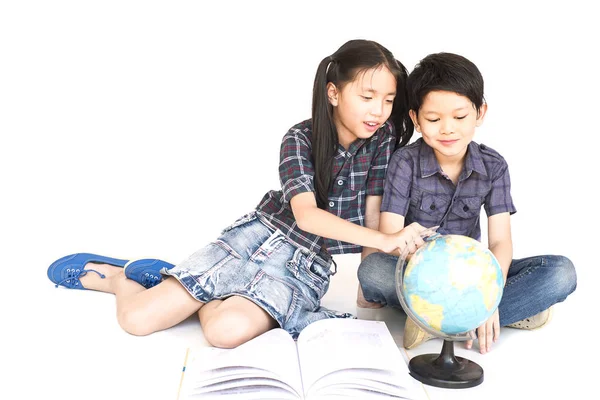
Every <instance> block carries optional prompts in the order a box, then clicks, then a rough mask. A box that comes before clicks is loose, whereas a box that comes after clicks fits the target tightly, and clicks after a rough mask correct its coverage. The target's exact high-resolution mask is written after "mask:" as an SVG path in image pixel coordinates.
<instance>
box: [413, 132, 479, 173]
mask: <svg viewBox="0 0 600 400" xmlns="http://www.w3.org/2000/svg"><path fill="white" fill-rule="evenodd" d="M419 140H420V141H421V152H420V156H419V157H420V160H419V162H420V166H421V178H427V177H429V176H432V175H434V174H435V173H438V172H439V173H440V174H441V173H442V168H441V167H440V164H439V163H438V161H437V159H436V158H435V154H434V152H433V149H432V148H431V147H430V146H429V145H428V144H427V143H425V141H424V140H423V138H419ZM473 171H475V172H477V173H479V174H482V175H485V176H487V170H486V169H485V165H484V164H483V158H482V156H481V151H480V150H479V145H478V144H477V143H475V142H471V143H469V147H468V149H467V157H466V159H465V168H464V169H463V172H462V173H461V177H462V176H465V177H469V176H470V175H471V173H472V172H473Z"/></svg>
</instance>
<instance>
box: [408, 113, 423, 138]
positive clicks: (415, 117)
mask: <svg viewBox="0 0 600 400" xmlns="http://www.w3.org/2000/svg"><path fill="white" fill-rule="evenodd" d="M408 115H409V117H410V119H411V120H412V122H413V125H414V126H415V130H416V131H417V132H419V133H421V127H420V126H419V122H418V121H417V113H416V112H415V110H408Z"/></svg>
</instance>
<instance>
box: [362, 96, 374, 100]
mask: <svg viewBox="0 0 600 400" xmlns="http://www.w3.org/2000/svg"><path fill="white" fill-rule="evenodd" d="M360 97H362V98H363V99H364V100H371V99H372V97H369V96H360Z"/></svg>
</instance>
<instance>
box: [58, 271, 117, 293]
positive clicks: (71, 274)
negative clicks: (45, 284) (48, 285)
mask: <svg viewBox="0 0 600 400" xmlns="http://www.w3.org/2000/svg"><path fill="white" fill-rule="evenodd" d="M65 272H66V273H67V277H66V278H65V279H63V280H62V281H60V282H58V283H57V284H56V285H54V287H58V286H59V285H62V284H63V283H65V282H66V284H65V285H64V286H66V287H68V288H74V287H75V286H80V284H81V281H80V280H79V278H81V277H82V276H85V275H87V273H88V272H95V273H97V274H98V275H100V278H102V279H104V278H106V276H105V275H104V274H101V273H100V272H98V271H96V270H93V269H83V270H80V269H79V268H77V269H75V268H72V269H71V268H67V270H66V271H65ZM71 280H73V282H71ZM82 287H83V286H82Z"/></svg>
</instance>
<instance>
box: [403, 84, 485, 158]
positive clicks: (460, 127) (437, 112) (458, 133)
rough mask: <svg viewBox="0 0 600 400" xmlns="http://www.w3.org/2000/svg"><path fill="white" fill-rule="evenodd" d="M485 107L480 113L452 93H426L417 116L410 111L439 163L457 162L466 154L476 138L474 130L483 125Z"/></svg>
mask: <svg viewBox="0 0 600 400" xmlns="http://www.w3.org/2000/svg"><path fill="white" fill-rule="evenodd" d="M486 110H487V105H486V104H484V105H482V106H481V109H480V110H479V112H477V110H476V109H475V106H474V105H473V103H472V102H471V100H469V99H468V98H467V97H465V96H462V95H460V94H457V93H454V92H446V91H440V90H438V91H433V92H429V94H427V96H425V99H424V100H423V104H422V105H421V109H420V110H419V115H418V116H417V115H416V113H415V112H414V111H413V110H410V117H411V118H412V120H413V122H414V124H415V129H416V130H417V132H419V133H421V136H422V137H423V140H424V141H425V143H427V144H428V145H429V146H430V147H431V148H433V151H434V153H435V156H436V158H437V159H438V161H439V162H440V163H442V162H459V161H462V159H463V157H464V156H465V154H466V152H467V147H468V146H469V143H471V141H472V140H473V136H474V135H475V128H476V127H477V126H480V125H481V124H482V123H483V117H484V116H485V112H486Z"/></svg>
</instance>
